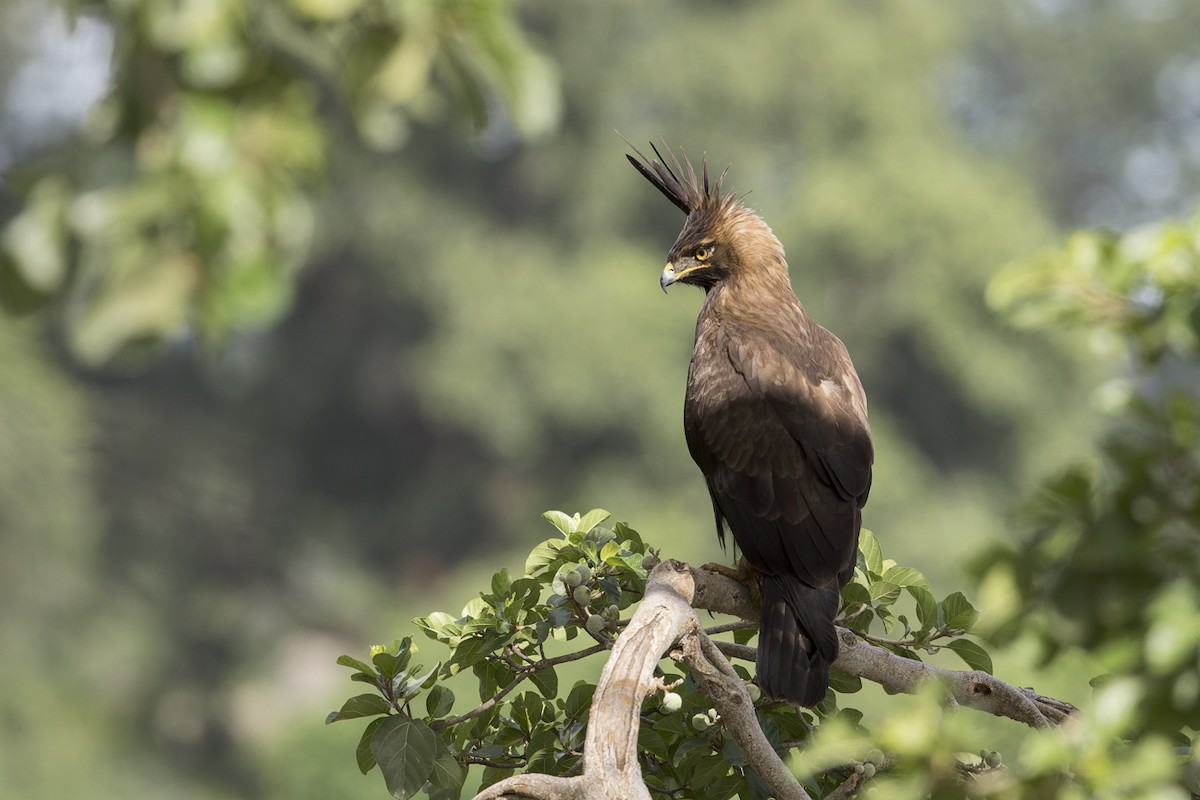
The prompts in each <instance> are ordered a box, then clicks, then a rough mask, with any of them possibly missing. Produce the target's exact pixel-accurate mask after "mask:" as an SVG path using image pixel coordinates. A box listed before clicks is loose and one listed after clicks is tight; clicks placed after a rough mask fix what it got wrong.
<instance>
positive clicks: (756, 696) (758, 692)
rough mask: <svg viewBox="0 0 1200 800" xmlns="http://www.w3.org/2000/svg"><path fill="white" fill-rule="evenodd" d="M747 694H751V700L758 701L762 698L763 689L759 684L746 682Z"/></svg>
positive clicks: (752, 701)
mask: <svg viewBox="0 0 1200 800" xmlns="http://www.w3.org/2000/svg"><path fill="white" fill-rule="evenodd" d="M746 694H748V695H750V702H751V703H757V702H758V701H759V700H761V699H762V689H760V688H758V684H756V683H749V684H746Z"/></svg>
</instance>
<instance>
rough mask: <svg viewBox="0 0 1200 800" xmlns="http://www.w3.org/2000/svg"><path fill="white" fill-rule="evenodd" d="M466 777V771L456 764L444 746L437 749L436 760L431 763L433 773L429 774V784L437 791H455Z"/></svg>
mask: <svg viewBox="0 0 1200 800" xmlns="http://www.w3.org/2000/svg"><path fill="white" fill-rule="evenodd" d="M466 777H467V771H466V770H465V769H464V768H463V765H462V764H460V763H458V759H456V758H455V757H454V754H453V753H451V752H450V751H449V750H448V749H447V748H446V746H445V745H444V744H442V745H441V746H440V747H439V748H438V755H437V758H436V759H434V761H433V771H432V772H430V773H429V782H430V783H432V784H433V785H434V786H436V787H437V788H439V789H457V788H458V787H459V786H462V784H463V780H464V779H465V778H466Z"/></svg>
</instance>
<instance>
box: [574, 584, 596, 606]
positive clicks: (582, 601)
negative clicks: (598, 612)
mask: <svg viewBox="0 0 1200 800" xmlns="http://www.w3.org/2000/svg"><path fill="white" fill-rule="evenodd" d="M571 596H572V597H574V598H575V602H576V603H579V605H581V606H586V605H587V604H588V603H590V602H592V590H591V589H589V588H588V587H586V586H576V587H575V591H574V592H572V593H571Z"/></svg>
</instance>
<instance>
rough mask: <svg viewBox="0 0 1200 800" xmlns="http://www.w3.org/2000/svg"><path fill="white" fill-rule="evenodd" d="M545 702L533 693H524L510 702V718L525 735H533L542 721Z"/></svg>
mask: <svg viewBox="0 0 1200 800" xmlns="http://www.w3.org/2000/svg"><path fill="white" fill-rule="evenodd" d="M544 703H545V701H544V700H542V698H541V697H540V696H539V695H538V694H537V693H535V692H524V693H522V694H521V695H520V696H519V697H517V699H516V700H513V701H512V718H513V721H515V722H516V723H517V725H518V726H520V728H521V730H522V731H523V732H524V733H525V734H527V735H528V734H531V733H533V731H534V729H535V728H536V727H537V726H538V723H540V722H541V721H542V710H543V708H544Z"/></svg>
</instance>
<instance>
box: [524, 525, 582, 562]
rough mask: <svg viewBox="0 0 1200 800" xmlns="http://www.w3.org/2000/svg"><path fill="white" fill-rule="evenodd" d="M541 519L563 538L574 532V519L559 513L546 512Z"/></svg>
mask: <svg viewBox="0 0 1200 800" xmlns="http://www.w3.org/2000/svg"><path fill="white" fill-rule="evenodd" d="M542 517H543V518H544V519H546V520H547V521H549V523H550V524H551V525H553V526H554V527H556V528H558V530H559V532H561V533H562V535H563V536H566V535H568V534H570V533H572V532H573V531H574V530H575V519H574V518H573V517H569V516H567V515H566V514H564V513H563V512H561V511H547V512H546V513H545V514H542ZM526 572H528V570H526Z"/></svg>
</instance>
